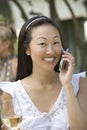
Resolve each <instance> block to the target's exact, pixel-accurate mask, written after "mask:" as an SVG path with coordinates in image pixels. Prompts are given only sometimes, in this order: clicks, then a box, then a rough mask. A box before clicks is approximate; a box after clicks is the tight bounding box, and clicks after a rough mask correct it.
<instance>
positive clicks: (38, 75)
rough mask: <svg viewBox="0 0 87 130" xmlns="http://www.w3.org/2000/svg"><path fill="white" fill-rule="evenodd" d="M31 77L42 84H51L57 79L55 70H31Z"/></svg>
mask: <svg viewBox="0 0 87 130" xmlns="http://www.w3.org/2000/svg"><path fill="white" fill-rule="evenodd" d="M31 77H32V78H33V79H34V80H36V81H38V82H39V83H41V84H42V85H46V84H52V83H55V82H57V81H58V80H59V77H58V73H57V72H55V71H39V70H38V71H33V73H32V75H31Z"/></svg>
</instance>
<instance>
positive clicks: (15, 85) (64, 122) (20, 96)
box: [0, 72, 85, 130]
mask: <svg viewBox="0 0 87 130" xmlns="http://www.w3.org/2000/svg"><path fill="white" fill-rule="evenodd" d="M80 76H82V77H85V72H82V73H78V74H73V76H72V84H73V86H74V92H75V95H76V94H77V93H78V90H79V77H80ZM0 88H1V89H2V90H3V91H5V92H7V93H9V94H11V96H12V97H13V100H14V104H15V101H17V102H18V103H19V104H20V106H21V109H22V116H23V121H22V124H21V130H69V123H68V118H67V109H66V98H65V93H64V89H63V87H62V89H61V91H60V94H59V96H58V98H57V100H56V102H55V104H54V106H53V107H52V109H51V110H50V112H48V113H46V112H43V113H42V112H40V111H39V110H38V109H37V108H36V106H35V105H34V103H33V102H32V100H31V99H30V97H29V96H28V95H27V93H26V91H25V89H24V87H23V86H22V84H21V81H20V80H18V81H16V82H1V83H0Z"/></svg>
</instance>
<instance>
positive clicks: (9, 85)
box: [0, 80, 20, 94]
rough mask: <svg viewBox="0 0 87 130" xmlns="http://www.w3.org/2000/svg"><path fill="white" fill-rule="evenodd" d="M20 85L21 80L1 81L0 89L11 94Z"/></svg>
mask: <svg viewBox="0 0 87 130" xmlns="http://www.w3.org/2000/svg"><path fill="white" fill-rule="evenodd" d="M18 86H20V80H18V81H14V82H10V81H3V82H0V90H1V91H3V92H6V93H9V94H13V93H14V90H15V91H16V89H17V88H18Z"/></svg>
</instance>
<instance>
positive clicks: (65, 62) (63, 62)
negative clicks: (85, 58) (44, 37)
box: [59, 48, 69, 71]
mask: <svg viewBox="0 0 87 130" xmlns="http://www.w3.org/2000/svg"><path fill="white" fill-rule="evenodd" d="M66 51H67V52H68V51H69V48H67V49H66ZM63 53H64V49H63V48H62V54H63ZM61 69H65V70H66V69H67V61H64V60H63V58H61V60H60V64H59V71H60V70H61Z"/></svg>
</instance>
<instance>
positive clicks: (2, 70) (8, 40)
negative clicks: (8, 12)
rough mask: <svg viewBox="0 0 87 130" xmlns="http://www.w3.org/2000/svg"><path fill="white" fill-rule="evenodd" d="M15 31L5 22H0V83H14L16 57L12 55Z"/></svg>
mask: <svg viewBox="0 0 87 130" xmlns="http://www.w3.org/2000/svg"><path fill="white" fill-rule="evenodd" d="M16 40H17V36H16V31H15V30H14V29H13V27H12V26H10V25H9V24H7V23H5V22H0V81H14V80H15V77H16V71H17V57H16V56H15V54H14V43H15V42H16Z"/></svg>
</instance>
